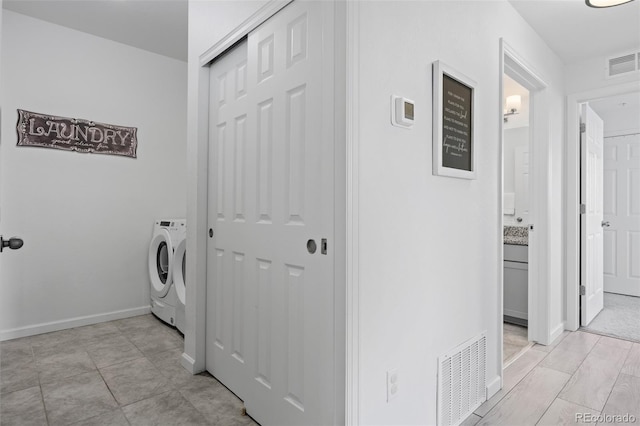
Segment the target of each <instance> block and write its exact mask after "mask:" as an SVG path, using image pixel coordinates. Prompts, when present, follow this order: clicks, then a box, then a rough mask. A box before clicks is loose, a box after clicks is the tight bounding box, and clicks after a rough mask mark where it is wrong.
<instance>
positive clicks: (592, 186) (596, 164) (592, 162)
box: [580, 104, 604, 326]
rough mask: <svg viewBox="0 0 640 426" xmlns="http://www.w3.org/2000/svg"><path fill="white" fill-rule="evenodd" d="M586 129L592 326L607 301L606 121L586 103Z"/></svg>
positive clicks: (586, 275)
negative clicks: (604, 236)
mask: <svg viewBox="0 0 640 426" xmlns="http://www.w3.org/2000/svg"><path fill="white" fill-rule="evenodd" d="M581 117H582V124H583V128H584V130H583V131H582V132H581V136H580V144H581V149H580V152H581V154H580V161H581V164H580V167H581V171H580V173H581V189H580V199H581V203H582V204H583V205H584V206H585V210H584V213H583V214H581V223H580V226H581V248H580V265H581V267H580V269H581V274H580V283H581V286H582V287H581V298H580V300H581V301H580V308H581V309H580V322H581V325H583V326H586V325H588V324H589V323H590V322H591V320H592V319H593V318H595V316H596V315H598V313H599V312H600V311H601V310H602V307H603V304H604V284H603V283H604V277H603V262H604V259H603V235H602V234H603V232H602V226H603V196H602V191H603V167H604V163H603V147H604V135H603V123H602V119H601V118H600V117H598V115H597V114H596V113H595V112H594V111H593V110H592V109H591V108H590V107H589V105H587V104H585V105H583V106H582V116H581Z"/></svg>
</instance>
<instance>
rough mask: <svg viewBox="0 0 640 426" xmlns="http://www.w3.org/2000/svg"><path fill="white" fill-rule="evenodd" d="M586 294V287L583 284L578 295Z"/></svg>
mask: <svg viewBox="0 0 640 426" xmlns="http://www.w3.org/2000/svg"><path fill="white" fill-rule="evenodd" d="M586 295H587V288H586V287H585V286H583V285H581V286H580V296H586Z"/></svg>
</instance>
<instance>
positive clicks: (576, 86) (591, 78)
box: [565, 46, 640, 94]
mask: <svg viewBox="0 0 640 426" xmlns="http://www.w3.org/2000/svg"><path fill="white" fill-rule="evenodd" d="M639 47H640V46H639ZM617 53H621V54H623V53H625V52H611V54H612V55H616V54H617ZM606 70H607V63H606V57H605V56H594V57H592V58H589V59H585V60H582V61H578V62H573V63H570V64H567V65H566V66H565V75H566V82H567V87H566V93H567V94H572V93H580V92H586V91H590V90H594V89H601V88H603V87H611V86H617V85H620V84H625V83H633V82H638V81H639V80H640V72H635V73H629V74H623V75H620V76H617V77H613V78H606Z"/></svg>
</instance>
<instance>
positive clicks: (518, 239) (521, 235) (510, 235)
mask: <svg viewBox="0 0 640 426" xmlns="http://www.w3.org/2000/svg"><path fill="white" fill-rule="evenodd" d="M503 238H504V241H503V242H504V244H513V245H517V246H528V245H529V228H528V227H527V226H505V227H504V233H503Z"/></svg>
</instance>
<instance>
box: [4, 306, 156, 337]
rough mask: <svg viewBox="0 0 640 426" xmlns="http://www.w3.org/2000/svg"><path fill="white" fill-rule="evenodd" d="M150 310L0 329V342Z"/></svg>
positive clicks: (127, 316) (118, 312)
mask: <svg viewBox="0 0 640 426" xmlns="http://www.w3.org/2000/svg"><path fill="white" fill-rule="evenodd" d="M149 312H151V306H149V305H147V306H140V307H138V308H132V309H123V310H122V311H114V312H107V313H104V314H97V315H87V316H85V317H76V318H70V319H65V320H60V321H52V322H46V323H42V324H35V325H28V326H26V327H19V328H13V329H10V330H0V342H1V341H4V340H9V339H17V338H19V337H27V336H35V335H36V334H42V333H50V332H52V331H59V330H66V329H68V328H74V327H82V326H83V325H91V324H97V323H100V322H106V321H113V320H117V319H122V318H129V317H135V316H137V315H144V314H148V313H149Z"/></svg>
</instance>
